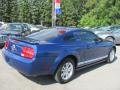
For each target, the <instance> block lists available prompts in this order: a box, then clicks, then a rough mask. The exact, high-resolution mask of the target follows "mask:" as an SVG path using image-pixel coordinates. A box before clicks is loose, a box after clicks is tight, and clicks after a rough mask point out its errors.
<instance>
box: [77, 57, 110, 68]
mask: <svg viewBox="0 0 120 90" xmlns="http://www.w3.org/2000/svg"><path fill="white" fill-rule="evenodd" d="M107 57H108V55H106V56H102V57H99V58H95V59H91V60H87V61H83V62H79V63H78V64H77V65H78V66H79V65H81V64H86V63H90V62H94V61H99V60H102V59H105V58H107Z"/></svg>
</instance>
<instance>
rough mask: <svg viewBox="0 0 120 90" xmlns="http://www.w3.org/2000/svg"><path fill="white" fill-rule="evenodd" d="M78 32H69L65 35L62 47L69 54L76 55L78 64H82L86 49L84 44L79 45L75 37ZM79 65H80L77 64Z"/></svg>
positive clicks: (77, 38)
mask: <svg viewBox="0 0 120 90" xmlns="http://www.w3.org/2000/svg"><path fill="white" fill-rule="evenodd" d="M77 33H78V32H71V33H67V34H65V36H64V43H62V45H63V46H64V47H65V46H66V47H67V48H68V50H69V52H73V53H77V54H76V55H77V56H78V58H79V60H78V62H81V63H82V64H84V62H83V61H84V60H85V56H84V49H86V48H87V46H86V45H85V44H82V43H80V41H79V37H77ZM79 64H80V63H79Z"/></svg>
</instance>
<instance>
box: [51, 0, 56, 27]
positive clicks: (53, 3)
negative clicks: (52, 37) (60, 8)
mask: <svg viewBox="0 0 120 90" xmlns="http://www.w3.org/2000/svg"><path fill="white" fill-rule="evenodd" d="M55 26H56V13H55V0H52V27H55Z"/></svg>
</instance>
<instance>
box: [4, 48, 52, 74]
mask: <svg viewBox="0 0 120 90" xmlns="http://www.w3.org/2000/svg"><path fill="white" fill-rule="evenodd" d="M2 54H3V57H4V59H5V61H6V62H7V63H8V64H9V65H10V66H12V67H13V68H15V69H16V70H18V71H19V72H20V73H22V74H24V75H26V76H38V75H49V74H52V72H50V66H49V65H47V64H46V63H44V62H43V60H41V61H40V60H35V59H33V60H31V61H30V60H27V59H26V58H23V57H20V56H18V55H15V54H12V53H11V52H9V51H8V50H6V49H3V50H2Z"/></svg>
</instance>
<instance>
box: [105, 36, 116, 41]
mask: <svg viewBox="0 0 120 90" xmlns="http://www.w3.org/2000/svg"><path fill="white" fill-rule="evenodd" d="M109 37H110V38H113V39H114V40H115V37H113V36H107V37H106V38H105V39H107V38H109Z"/></svg>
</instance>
